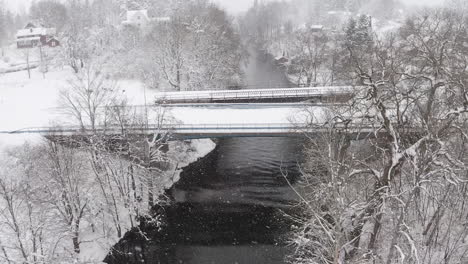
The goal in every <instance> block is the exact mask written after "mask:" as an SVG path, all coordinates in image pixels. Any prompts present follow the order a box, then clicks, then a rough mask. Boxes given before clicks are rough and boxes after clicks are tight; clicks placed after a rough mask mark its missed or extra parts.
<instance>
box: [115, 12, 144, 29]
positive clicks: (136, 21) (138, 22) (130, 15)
mask: <svg viewBox="0 0 468 264" xmlns="http://www.w3.org/2000/svg"><path fill="white" fill-rule="evenodd" d="M149 22H150V18H149V17H148V10H145V9H143V10H129V11H127V20H125V21H123V22H122V24H123V25H124V26H134V27H138V28H144V27H146V26H147V25H148V24H149Z"/></svg>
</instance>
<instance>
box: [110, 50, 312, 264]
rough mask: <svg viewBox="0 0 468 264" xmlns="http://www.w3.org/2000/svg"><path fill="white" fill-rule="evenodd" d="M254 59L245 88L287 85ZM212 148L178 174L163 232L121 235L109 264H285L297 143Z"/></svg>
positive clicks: (235, 141) (244, 141)
mask: <svg viewBox="0 0 468 264" xmlns="http://www.w3.org/2000/svg"><path fill="white" fill-rule="evenodd" d="M259 57H260V56H255V54H254V56H251V60H253V61H251V62H250V63H249V66H247V68H246V73H247V78H246V79H247V83H248V84H249V85H258V84H261V83H264V82H263V80H274V81H275V82H276V83H279V84H280V85H284V87H287V86H288V84H287V81H286V80H285V78H280V77H278V72H277V71H276V70H275V69H274V68H271V66H270V68H266V65H268V63H266V62H264V61H262V60H261V58H259ZM252 64H255V66H256V67H260V66H261V67H263V70H262V69H261V68H256V67H253V68H256V69H255V70H254V69H253V68H252ZM262 64H264V65H263V66H262ZM249 68H250V70H249ZM268 76H270V77H271V78H270V79H268ZM273 76H274V77H273ZM216 143H217V146H216V148H215V149H214V150H213V151H212V152H211V153H209V154H208V155H207V156H206V157H204V158H202V159H200V160H199V161H197V162H195V163H193V164H191V165H189V166H188V167H186V168H184V170H183V172H182V174H181V179H180V181H179V182H178V183H176V184H175V185H174V186H173V188H172V189H170V190H169V191H168V193H167V194H168V196H169V197H170V198H171V201H172V202H171V205H170V206H169V207H167V208H164V210H163V211H164V213H163V215H164V219H165V223H166V225H164V226H163V227H162V229H160V230H158V231H157V232H154V234H155V235H154V236H153V237H152V236H151V232H149V234H150V235H149V240H147V241H145V240H144V239H143V240H141V239H132V235H131V234H127V237H126V239H125V242H124V243H120V245H118V246H117V247H116V248H115V249H114V254H113V255H109V256H108V258H107V259H106V261H107V263H109V264H121V263H122V264H123V263H161V264H166V263H167V264H173V263H180V264H224V263H225V264H228V263H229V264H244V263H246V264H249V263H252V264H262V263H265V264H277V263H278V264H279V263H285V262H284V259H285V257H286V255H288V254H289V253H291V252H290V250H291V249H290V248H289V247H288V246H287V235H288V232H289V231H290V228H291V225H292V224H293V223H292V222H291V221H290V220H289V219H290V218H289V217H288V216H287V215H286V214H285V212H290V211H291V209H292V208H293V206H294V205H295V204H297V201H298V198H297V196H296V195H295V193H294V191H293V189H292V188H291V187H290V185H294V184H295V183H297V181H298V179H299V177H300V171H299V164H301V162H302V158H303V157H302V147H303V143H304V142H303V139H300V138H260V137H257V138H248V137H246V138H223V139H217V140H216ZM117 251H119V252H120V253H118V252H117ZM116 252H117V253H116Z"/></svg>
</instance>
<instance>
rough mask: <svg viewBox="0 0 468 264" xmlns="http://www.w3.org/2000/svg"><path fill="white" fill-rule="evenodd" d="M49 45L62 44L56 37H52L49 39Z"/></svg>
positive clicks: (53, 46) (52, 46) (56, 45)
mask: <svg viewBox="0 0 468 264" xmlns="http://www.w3.org/2000/svg"><path fill="white" fill-rule="evenodd" d="M47 46H49V47H51V48H55V47H58V46H60V41H58V39H56V38H55V37H52V38H51V39H49V41H47Z"/></svg>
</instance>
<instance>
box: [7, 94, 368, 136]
mask: <svg viewBox="0 0 468 264" xmlns="http://www.w3.org/2000/svg"><path fill="white" fill-rule="evenodd" d="M354 91H355V87H309V88H280V89H262V90H224V91H196V92H170V93H157V94H156V96H155V101H156V104H153V105H151V106H145V105H134V106H125V108H128V109H127V110H125V111H127V112H132V113H133V117H134V118H137V117H138V118H140V120H139V123H138V124H137V122H132V120H130V122H132V125H126V126H125V127H121V126H119V125H117V124H112V123H109V122H101V123H106V126H98V125H97V126H95V127H94V129H91V128H90V127H86V128H82V127H77V126H73V124H72V123H70V122H69V119H70V118H69V117H68V116H60V115H56V114H51V113H50V112H48V113H47V114H48V115H49V117H48V118H49V120H53V121H55V123H58V124H60V125H59V126H48V127H47V126H43V124H44V121H41V122H38V123H33V122H29V121H28V122H27V124H28V125H31V127H28V126H23V127H25V128H18V127H17V126H16V127H13V129H11V128H10V129H5V128H6V127H4V128H3V129H1V130H0V134H10V135H21V134H40V135H44V136H50V135H56V136H72V135H82V136H89V135H92V134H103V135H109V136H114V135H122V134H133V135H149V134H154V133H157V134H170V135H171V138H173V139H195V138H219V137H285V136H298V135H301V134H304V133H305V132H307V133H324V132H326V131H327V130H328V128H327V127H326V126H321V125H320V124H323V125H325V122H326V121H327V120H326V116H327V115H328V114H327V113H328V112H330V106H334V107H337V106H339V105H340V104H342V102H344V100H347V99H346V98H349V97H350V96H352V94H353V93H354ZM337 98H339V99H341V100H342V101H338V102H337V101H336V99H337ZM332 99H333V100H332ZM276 100H290V101H289V102H281V103H277V102H275V101H276ZM304 100H305V101H304ZM249 101H255V103H251V102H249ZM259 101H260V102H259ZM296 101H297V102H296ZM311 101H313V102H311ZM317 102H318V103H317ZM112 107H120V106H111V108H112ZM161 109H162V110H161ZM55 110H60V109H55ZM103 110H104V109H103ZM102 112H106V111H102ZM166 112H167V113H166ZM161 113H164V114H163V115H164V117H163V121H162V122H158V123H160V124H162V125H156V124H154V122H152V121H154V120H159V119H161V118H160V117H161V116H160V115H161ZM311 114H313V115H314V117H313V119H314V120H313V121H314V123H315V125H314V126H313V128H311V126H310V123H311V120H310V118H311ZM141 117H143V118H141ZM138 118H137V119H138ZM32 121H34V120H32ZM25 123H26V122H25ZM358 125H359V126H357V125H355V126H354V127H346V128H340V129H344V130H346V131H347V133H349V134H353V135H357V134H361V133H370V132H371V131H375V129H374V128H373V127H372V126H367V127H366V126H362V124H358ZM2 130H3V131H2Z"/></svg>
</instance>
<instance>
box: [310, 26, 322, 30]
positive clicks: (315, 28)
mask: <svg viewBox="0 0 468 264" xmlns="http://www.w3.org/2000/svg"><path fill="white" fill-rule="evenodd" d="M309 28H310V29H314V30H323V25H310V27H309Z"/></svg>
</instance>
